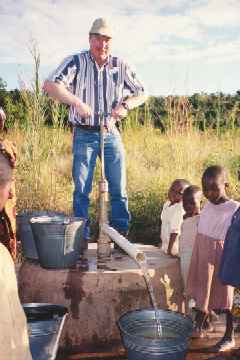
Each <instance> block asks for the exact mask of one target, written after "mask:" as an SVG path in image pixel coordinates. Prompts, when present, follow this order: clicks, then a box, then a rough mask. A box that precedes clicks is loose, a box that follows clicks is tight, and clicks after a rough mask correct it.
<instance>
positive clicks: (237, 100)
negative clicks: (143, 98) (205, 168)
mask: <svg viewBox="0 0 240 360" xmlns="http://www.w3.org/2000/svg"><path fill="white" fill-rule="evenodd" d="M34 89H38V87H35V88H34ZM36 105H37V106H41V111H42V119H43V122H44V124H45V125H48V126H53V125H56V122H59V123H61V125H64V126H68V122H67V118H68V115H67V114H68V109H67V106H65V105H60V104H57V103H56V102H54V101H53V100H52V99H50V98H49V97H48V96H47V95H45V94H42V93H41V91H40V92H39V91H37V92H36V90H33V91H31V90H26V89H25V90H19V89H14V90H7V83H6V82H5V81H4V80H3V79H2V78H1V77H0V106H1V107H3V108H4V110H5V112H6V114H7V122H6V127H7V128H12V127H13V126H17V127H20V128H21V127H23V128H24V127H25V126H28V122H29V114H31V113H34V109H32V112H31V111H30V107H31V106H32V107H36ZM131 122H134V123H135V124H137V125H140V126H141V125H144V124H145V123H146V122H150V123H151V124H153V125H154V127H156V128H158V129H160V130H161V131H162V132H165V131H167V130H169V129H170V130H182V129H185V128H189V127H196V128H198V129H200V130H202V131H204V130H205V129H209V128H211V129H218V130H221V129H234V128H236V127H240V90H237V91H236V93H235V94H224V93H222V92H218V93H211V94H207V93H203V92H202V93H196V94H193V95H191V96H165V97H164V96H158V97H156V96H151V97H149V99H148V101H147V103H146V104H144V105H142V106H140V107H139V108H138V109H135V110H133V111H132V112H131V113H130V116H129V117H128V119H127V123H128V124H129V123H130V124H131Z"/></svg>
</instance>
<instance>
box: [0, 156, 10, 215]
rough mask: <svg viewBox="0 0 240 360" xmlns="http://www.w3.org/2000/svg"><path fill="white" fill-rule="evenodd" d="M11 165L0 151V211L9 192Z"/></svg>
mask: <svg viewBox="0 0 240 360" xmlns="http://www.w3.org/2000/svg"><path fill="white" fill-rule="evenodd" d="M11 183H12V167H11V165H10V162H9V160H8V159H7V158H6V157H5V156H4V155H3V154H2V153H0V211H2V210H3V208H4V206H5V204H6V202H7V200H8V199H10V198H11V197H12V194H11Z"/></svg>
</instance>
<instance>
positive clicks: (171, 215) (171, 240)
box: [161, 179, 190, 256]
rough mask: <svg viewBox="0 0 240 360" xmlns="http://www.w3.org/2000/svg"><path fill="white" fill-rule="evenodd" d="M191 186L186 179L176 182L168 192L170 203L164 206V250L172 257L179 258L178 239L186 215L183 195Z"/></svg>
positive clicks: (167, 202)
mask: <svg viewBox="0 0 240 360" xmlns="http://www.w3.org/2000/svg"><path fill="white" fill-rule="evenodd" d="M189 185H190V184H189V182H188V181H187V180H185V179H176V180H174V181H173V183H172V185H171V186H170V189H169V191H168V201H166V202H165V204H164V205H163V210H162V213H161V220H162V226H161V240H162V249H163V251H164V252H165V253H166V254H168V255H171V256H178V253H179V242H178V240H179V239H178V238H179V234H180V231H181V225H182V222H183V215H184V209H183V206H182V195H183V191H184V190H185V189H186V188H187V187H188V186H189Z"/></svg>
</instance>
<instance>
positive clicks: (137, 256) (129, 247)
mask: <svg viewBox="0 0 240 360" xmlns="http://www.w3.org/2000/svg"><path fill="white" fill-rule="evenodd" d="M102 231H103V232H104V233H105V234H107V235H108V236H109V237H110V238H111V239H112V240H113V241H114V242H115V243H116V244H117V245H118V246H120V247H121V248H122V249H123V250H124V251H125V252H126V253H127V254H128V255H129V256H130V257H132V258H133V259H134V260H135V261H136V262H137V263H138V264H139V263H143V262H146V256H145V254H144V252H143V251H141V250H139V249H138V248H137V246H136V245H134V244H131V243H130V242H129V241H128V240H127V239H126V238H125V237H124V236H123V235H121V234H119V233H118V232H117V230H115V229H114V228H112V227H111V226H109V225H108V224H103V225H102Z"/></svg>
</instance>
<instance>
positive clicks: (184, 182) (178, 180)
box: [171, 179, 190, 187]
mask: <svg viewBox="0 0 240 360" xmlns="http://www.w3.org/2000/svg"><path fill="white" fill-rule="evenodd" d="M176 183H179V184H180V185H181V186H182V187H186V186H189V185H190V182H189V181H188V180H186V179H175V180H174V181H173V182H172V184H171V186H172V185H173V184H176Z"/></svg>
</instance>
